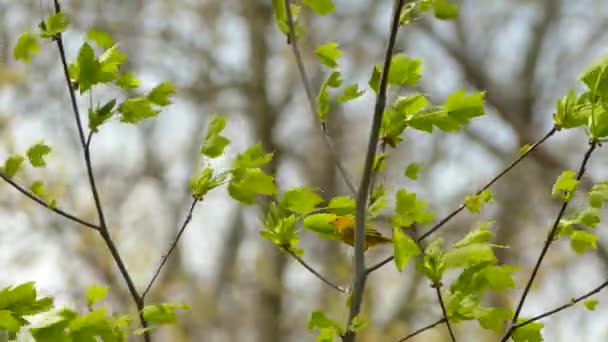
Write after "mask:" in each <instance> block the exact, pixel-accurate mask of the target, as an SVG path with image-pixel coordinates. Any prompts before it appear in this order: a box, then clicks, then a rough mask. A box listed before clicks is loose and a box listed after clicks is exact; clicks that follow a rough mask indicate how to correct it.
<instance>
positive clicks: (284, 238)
mask: <svg viewBox="0 0 608 342" xmlns="http://www.w3.org/2000/svg"><path fill="white" fill-rule="evenodd" d="M269 214H270V213H269ZM273 221H275V220H266V223H265V226H264V229H262V230H261V231H260V235H262V237H263V238H265V239H267V240H270V241H271V242H272V243H274V244H275V245H276V246H278V247H280V248H284V249H287V250H290V251H292V252H295V253H296V254H298V255H300V256H301V255H303V254H304V252H303V251H302V250H301V249H299V248H298V247H297V245H298V241H299V239H300V238H299V236H298V235H297V231H296V217H295V215H290V216H288V217H280V218H278V220H276V222H273ZM270 223H272V225H271V224H270Z"/></svg>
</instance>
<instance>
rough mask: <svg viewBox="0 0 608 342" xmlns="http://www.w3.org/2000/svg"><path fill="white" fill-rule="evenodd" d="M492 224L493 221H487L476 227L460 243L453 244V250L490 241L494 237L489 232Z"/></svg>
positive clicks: (492, 233)
mask: <svg viewBox="0 0 608 342" xmlns="http://www.w3.org/2000/svg"><path fill="white" fill-rule="evenodd" d="M493 224H494V221H487V222H484V223H483V224H481V225H480V226H479V227H477V228H476V229H475V230H473V231H471V232H469V233H467V235H466V236H465V237H464V238H463V239H462V240H460V241H458V242H457V243H455V244H454V248H460V247H465V246H469V245H472V244H475V243H485V242H488V241H490V240H491V239H492V238H493V237H494V232H492V231H490V229H489V228H490V226H491V225H493Z"/></svg>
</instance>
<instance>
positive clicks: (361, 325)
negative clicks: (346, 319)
mask: <svg viewBox="0 0 608 342" xmlns="http://www.w3.org/2000/svg"><path fill="white" fill-rule="evenodd" d="M367 326H368V322H367V319H366V318H365V317H364V316H363V315H362V314H358V315H357V316H355V317H354V318H353V322H352V323H351V325H350V327H349V328H348V329H349V330H351V331H354V332H356V333H359V332H361V331H363V330H364V329H365V328H367Z"/></svg>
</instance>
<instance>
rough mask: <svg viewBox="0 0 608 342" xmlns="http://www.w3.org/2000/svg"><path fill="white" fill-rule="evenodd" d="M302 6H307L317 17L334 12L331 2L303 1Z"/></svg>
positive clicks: (327, 0)
mask: <svg viewBox="0 0 608 342" xmlns="http://www.w3.org/2000/svg"><path fill="white" fill-rule="evenodd" d="M304 5H305V6H308V7H309V8H310V9H311V10H313V11H315V12H316V13H317V14H318V15H327V14H329V13H331V12H333V11H335V10H336V7H335V6H334V4H333V2H332V1H331V0H304Z"/></svg>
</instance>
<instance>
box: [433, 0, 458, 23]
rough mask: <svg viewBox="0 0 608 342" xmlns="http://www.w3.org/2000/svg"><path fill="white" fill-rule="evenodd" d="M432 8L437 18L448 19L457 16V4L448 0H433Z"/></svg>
mask: <svg viewBox="0 0 608 342" xmlns="http://www.w3.org/2000/svg"><path fill="white" fill-rule="evenodd" d="M433 9H434V10H435V17H436V18H437V19H441V20H448V19H454V18H456V17H457V16H458V5H456V4H453V3H450V1H449V0H435V1H434V2H433Z"/></svg>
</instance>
